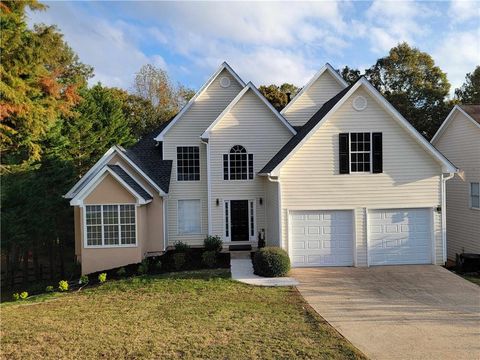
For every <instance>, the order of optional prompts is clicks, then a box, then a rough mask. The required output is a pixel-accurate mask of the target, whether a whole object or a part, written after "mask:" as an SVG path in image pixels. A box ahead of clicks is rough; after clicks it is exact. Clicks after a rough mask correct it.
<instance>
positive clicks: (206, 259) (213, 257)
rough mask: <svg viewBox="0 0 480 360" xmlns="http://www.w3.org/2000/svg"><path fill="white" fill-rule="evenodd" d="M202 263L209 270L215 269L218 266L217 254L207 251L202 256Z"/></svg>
mask: <svg viewBox="0 0 480 360" xmlns="http://www.w3.org/2000/svg"><path fill="white" fill-rule="evenodd" d="M202 263H203V264H204V265H205V266H208V267H209V268H213V267H215V265H216V264H217V252H216V251H205V252H204V253H203V254H202Z"/></svg>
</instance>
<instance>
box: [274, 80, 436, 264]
mask: <svg viewBox="0 0 480 360" xmlns="http://www.w3.org/2000/svg"><path fill="white" fill-rule="evenodd" d="M356 95H363V96H364V97H365V98H366V99H367V100H368V107H367V109H365V110H364V111H362V112H357V111H355V110H354V109H353V108H352V100H353V99H354V98H355V96H356ZM366 131H375V132H382V133H383V173H381V174H369V173H368V174H367V173H359V174H342V175H340V174H339V171H338V134H339V133H341V132H366ZM440 174H441V166H440V164H439V163H437V162H436V161H435V160H434V159H433V158H432V157H431V156H430V155H429V154H427V153H426V152H425V151H424V150H423V148H421V147H420V145H418V143H417V142H416V141H415V140H414V139H413V137H412V136H411V135H409V134H408V133H407V132H406V131H405V130H403V128H401V127H400V126H399V125H398V123H397V122H396V121H395V119H394V118H393V117H392V116H391V115H389V114H388V113H387V112H386V111H385V110H384V109H383V108H382V107H381V106H380V105H379V104H378V103H377V102H376V101H375V100H374V99H373V98H372V97H370V96H369V95H368V93H367V92H365V91H364V90H363V89H362V88H359V89H358V90H357V91H356V92H355V94H353V95H352V96H351V97H350V98H349V99H348V100H347V101H346V102H345V103H344V104H343V105H342V106H341V107H340V108H339V109H338V110H337V111H336V113H335V114H334V115H333V116H332V117H331V118H330V119H329V120H328V121H327V122H326V123H325V124H323V125H322V126H321V127H320V128H319V130H318V131H317V132H316V133H315V134H313V135H312V137H311V138H310V139H309V140H308V141H306V142H305V143H304V145H303V146H302V147H301V148H300V149H299V150H298V151H297V152H296V153H295V154H294V155H293V156H292V157H291V158H290V160H289V161H288V162H287V163H286V164H285V165H284V166H283V168H282V169H281V172H280V181H281V187H282V208H283V209H282V213H283V218H282V226H283V231H282V236H283V239H282V240H283V246H284V247H285V248H287V242H286V241H287V240H288V239H287V234H288V231H287V229H286V226H287V218H286V216H287V210H301V209H305V210H315V209H317V210H318V209H320V210H321V209H332V210H338V209H353V210H355V219H356V227H355V231H356V239H357V240H356V265H358V266H363V265H366V264H367V246H366V236H367V235H366V224H365V217H366V215H365V214H366V209H367V208H368V209H374V208H409V207H431V208H434V207H436V206H438V205H440V203H441V196H440V192H441V189H440ZM434 218H435V231H434V233H435V234H436V235H435V247H436V249H437V251H436V254H437V256H436V261H437V263H441V261H442V257H441V252H442V239H441V236H440V235H441V232H440V214H439V213H437V212H435V213H434Z"/></svg>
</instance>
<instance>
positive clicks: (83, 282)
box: [78, 275, 90, 285]
mask: <svg viewBox="0 0 480 360" xmlns="http://www.w3.org/2000/svg"><path fill="white" fill-rule="evenodd" d="M89 281H90V280H89V279H88V275H82V276H80V280H79V282H78V283H79V284H80V285H87V284H88V282H89Z"/></svg>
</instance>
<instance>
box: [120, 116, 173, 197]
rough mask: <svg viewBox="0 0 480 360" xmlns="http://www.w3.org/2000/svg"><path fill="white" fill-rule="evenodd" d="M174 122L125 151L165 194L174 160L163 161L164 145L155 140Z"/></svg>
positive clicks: (163, 125)
mask: <svg viewBox="0 0 480 360" xmlns="http://www.w3.org/2000/svg"><path fill="white" fill-rule="evenodd" d="M170 121H172V120H171V119H170V120H169V121H166V122H164V123H163V124H162V125H161V126H160V127H158V128H157V129H155V130H154V131H152V132H151V133H149V134H147V135H145V136H144V137H143V138H141V139H140V140H139V141H138V142H137V143H136V144H135V145H133V146H132V147H130V148H129V149H126V150H125V154H126V155H127V156H128V158H129V159H130V160H132V161H133V162H134V163H135V164H136V165H137V166H138V167H139V168H140V169H141V170H142V171H143V172H144V173H145V174H146V175H147V176H148V177H149V178H150V179H152V180H153V181H154V182H155V183H156V184H157V185H158V186H159V187H160V188H161V189H162V190H163V191H164V192H165V193H168V189H169V187H170V174H171V172H172V160H163V159H162V158H163V156H162V145H161V144H159V145H157V141H155V140H154V137H156V136H157V135H158V134H160V132H161V131H162V130H163V129H164V128H165V127H166V126H167V125H168V124H169V123H170Z"/></svg>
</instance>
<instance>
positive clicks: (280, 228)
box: [268, 175, 283, 247]
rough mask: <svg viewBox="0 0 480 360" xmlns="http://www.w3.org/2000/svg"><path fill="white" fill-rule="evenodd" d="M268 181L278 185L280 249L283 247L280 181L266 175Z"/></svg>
mask: <svg viewBox="0 0 480 360" xmlns="http://www.w3.org/2000/svg"><path fill="white" fill-rule="evenodd" d="M268 180H269V181H271V182H274V183H277V184H278V187H277V197H278V241H279V245H280V247H282V245H283V239H282V187H281V185H282V184H281V182H280V179H279V178H278V177H277V178H276V179H274V178H272V176H271V175H268Z"/></svg>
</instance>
